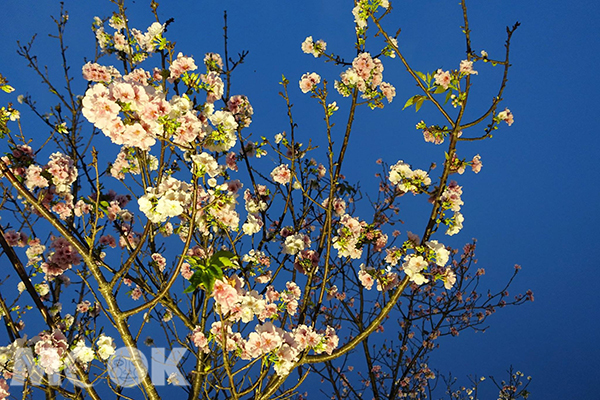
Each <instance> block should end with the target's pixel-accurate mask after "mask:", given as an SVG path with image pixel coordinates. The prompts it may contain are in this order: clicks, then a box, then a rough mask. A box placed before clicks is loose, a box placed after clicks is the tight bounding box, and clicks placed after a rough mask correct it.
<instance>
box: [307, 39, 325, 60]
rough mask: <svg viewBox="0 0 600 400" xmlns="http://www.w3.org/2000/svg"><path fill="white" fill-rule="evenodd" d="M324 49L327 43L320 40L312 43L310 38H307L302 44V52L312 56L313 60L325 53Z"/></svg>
mask: <svg viewBox="0 0 600 400" xmlns="http://www.w3.org/2000/svg"><path fill="white" fill-rule="evenodd" d="M326 49H327V43H325V42H324V41H323V40H321V39H319V40H317V41H316V42H313V38H312V36H309V37H307V38H306V39H305V40H304V42H302V51H303V52H304V53H306V54H312V55H313V56H314V57H315V58H317V57H320V56H321V54H323V53H325V50H326Z"/></svg>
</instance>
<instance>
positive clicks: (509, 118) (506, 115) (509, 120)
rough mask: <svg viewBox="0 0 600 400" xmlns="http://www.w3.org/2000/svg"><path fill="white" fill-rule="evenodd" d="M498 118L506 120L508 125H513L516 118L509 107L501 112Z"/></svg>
mask: <svg viewBox="0 0 600 400" xmlns="http://www.w3.org/2000/svg"><path fill="white" fill-rule="evenodd" d="M498 118H499V119H500V121H506V123H507V124H508V126H511V125H512V124H513V122H515V118H514V116H513V114H512V113H511V112H510V110H509V109H508V108H505V109H504V111H501V112H499V113H498Z"/></svg>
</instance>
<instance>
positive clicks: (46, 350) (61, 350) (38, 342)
mask: <svg viewBox="0 0 600 400" xmlns="http://www.w3.org/2000/svg"><path fill="white" fill-rule="evenodd" d="M33 342H34V343H35V345H34V351H35V354H37V356H38V359H37V362H38V365H39V366H40V367H42V368H43V369H44V372H46V373H47V374H48V375H50V374H53V373H55V372H58V371H60V370H61V369H62V368H63V366H64V364H63V362H64V357H65V356H66V355H67V350H68V348H69V346H68V343H67V338H66V337H65V335H64V334H63V333H62V332H61V331H60V330H59V329H54V330H53V331H52V332H46V331H44V332H42V333H40V334H39V335H38V336H37V337H36V338H34V339H33Z"/></svg>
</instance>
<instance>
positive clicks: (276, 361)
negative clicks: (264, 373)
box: [190, 275, 339, 376]
mask: <svg viewBox="0 0 600 400" xmlns="http://www.w3.org/2000/svg"><path fill="white" fill-rule="evenodd" d="M300 295H301V292H300V288H299V287H298V285H296V283H294V282H288V283H287V284H286V290H284V291H282V292H277V291H276V290H275V289H274V288H273V287H272V286H269V287H267V290H266V293H265V294H264V296H262V295H260V294H259V293H258V292H257V291H255V290H252V291H248V290H245V289H244V282H243V280H242V279H241V278H239V277H238V276H235V275H234V276H233V277H232V278H230V279H229V280H217V281H216V282H215V285H214V288H213V291H212V297H213V298H214V300H215V305H216V307H217V310H218V311H219V313H220V315H221V316H222V318H223V320H222V321H217V322H214V323H213V324H212V327H211V329H210V332H209V336H208V337H207V336H206V335H205V333H204V332H202V330H201V329H200V328H199V327H197V328H196V329H195V330H194V331H193V332H192V334H191V335H190V339H191V340H192V342H193V343H194V344H195V345H196V346H197V347H198V348H199V349H200V350H201V351H203V352H204V353H209V352H210V348H209V345H210V343H211V342H212V341H214V342H215V343H216V344H218V345H219V346H221V347H223V348H225V349H226V351H236V352H237V353H238V354H239V356H240V358H241V359H243V360H252V359H254V358H260V357H264V356H268V359H269V360H271V361H272V362H273V367H274V369H275V372H276V373H277V374H278V375H279V376H285V375H287V374H288V373H289V372H290V370H291V368H292V367H293V365H294V364H295V362H296V361H298V359H299V357H300V356H301V354H302V353H303V352H304V351H307V350H313V351H314V352H315V353H317V354H319V353H322V352H326V353H328V354H331V352H332V351H333V350H334V349H335V348H336V347H337V345H338V342H339V339H338V337H337V335H336V334H335V331H334V330H333V328H331V327H327V329H326V330H325V332H316V331H315V330H314V329H313V328H311V327H309V326H306V325H298V326H297V327H295V328H294V329H293V330H291V331H290V332H287V331H284V330H283V329H281V328H279V327H277V326H275V325H274V324H273V323H272V322H271V321H270V319H278V318H280V317H281V316H280V313H281V312H282V311H284V312H285V313H287V314H288V315H290V316H293V315H294V314H295V313H296V311H297V309H298V301H299V299H300ZM255 317H256V318H257V319H258V320H259V321H260V322H261V323H260V324H258V325H257V326H256V328H255V330H254V331H253V332H250V334H249V335H248V338H247V339H244V338H243V337H242V335H241V333H239V332H235V333H234V332H233V330H232V326H233V323H235V322H237V321H242V322H244V323H250V322H252V321H253V319H254V318H255Z"/></svg>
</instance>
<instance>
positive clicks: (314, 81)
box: [300, 72, 321, 93]
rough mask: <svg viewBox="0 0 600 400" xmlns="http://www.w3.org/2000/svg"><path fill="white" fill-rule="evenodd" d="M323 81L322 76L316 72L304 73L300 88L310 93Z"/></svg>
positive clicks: (303, 91)
mask: <svg viewBox="0 0 600 400" xmlns="http://www.w3.org/2000/svg"><path fill="white" fill-rule="evenodd" d="M320 82H321V77H320V76H319V75H318V74H317V73H315V72H312V73H309V72H307V73H306V74H304V75H302V78H300V90H302V93H308V92H310V91H311V90H313V89H314V88H315V87H316V86H317V85H318V84H319V83H320Z"/></svg>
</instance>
